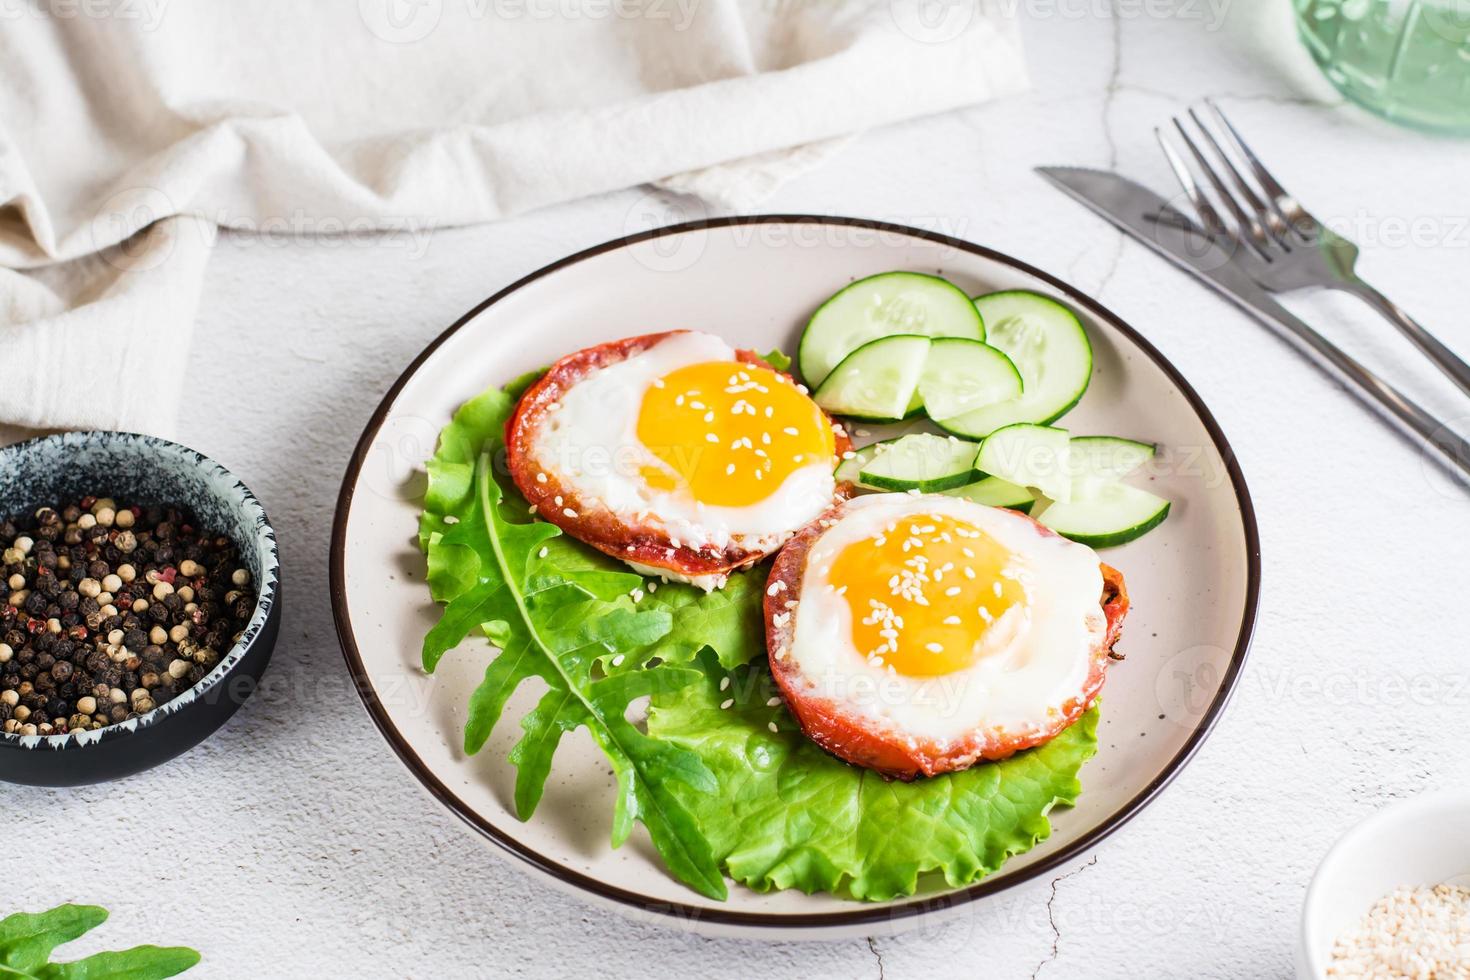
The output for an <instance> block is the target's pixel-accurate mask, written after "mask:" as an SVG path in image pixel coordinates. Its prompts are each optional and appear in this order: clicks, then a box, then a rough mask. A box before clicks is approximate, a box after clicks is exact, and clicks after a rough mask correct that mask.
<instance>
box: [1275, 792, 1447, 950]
mask: <svg viewBox="0 0 1470 980" xmlns="http://www.w3.org/2000/svg"><path fill="white" fill-rule="evenodd" d="M1434 810H1452V811H1459V812H1463V813H1470V789H1430V790H1425V791H1424V792H1422V793H1417V794H1415V795H1414V796H1408V797H1404V798H1403V799H1398V800H1394V801H1392V802H1391V803H1388V804H1387V805H1385V806H1382V807H1380V808H1379V809H1377V810H1375V811H1373V812H1372V813H1370V814H1368V815H1367V816H1366V817H1363V818H1362V819H1361V820H1359V821H1358V822H1357V823H1355V824H1353V825H1352V826H1351V827H1349V828H1348V829H1347V830H1346V831H1344V832H1343V834H1342V835H1341V836H1340V837H1338V838H1337V841H1336V842H1335V843H1334V844H1333V845H1332V846H1331V847H1329V848H1328V849H1327V853H1326V854H1324V855H1323V856H1322V860H1321V861H1319V862H1318V863H1317V870H1316V871H1314V872H1313V873H1312V880H1311V882H1310V883H1309V884H1308V885H1307V893H1306V897H1305V898H1304V899H1303V900H1302V914H1301V944H1302V946H1301V952H1302V957H1303V960H1304V961H1305V964H1306V968H1307V971H1308V973H1309V975H1310V976H1312V977H1326V976H1327V963H1326V962H1325V961H1324V960H1323V957H1322V955H1321V954H1320V953H1319V952H1318V951H1319V950H1320V949H1322V948H1323V945H1322V941H1323V940H1324V938H1325V939H1326V940H1327V941H1328V942H1331V941H1332V940H1334V939H1335V938H1336V937H1333V936H1327V937H1324V936H1322V934H1321V929H1320V927H1319V926H1318V924H1317V921H1316V919H1315V917H1314V913H1315V912H1316V910H1317V909H1318V908H1319V907H1320V906H1321V904H1322V902H1323V900H1324V899H1323V896H1324V895H1325V894H1326V893H1327V888H1328V882H1327V876H1328V874H1329V873H1330V872H1331V871H1333V870H1334V869H1336V868H1337V867H1338V865H1340V864H1342V862H1343V861H1344V860H1345V859H1346V857H1347V855H1348V854H1349V853H1350V852H1352V851H1354V850H1356V849H1357V847H1358V846H1359V845H1361V844H1362V843H1363V842H1364V841H1365V840H1370V839H1373V838H1376V837H1381V836H1383V835H1384V833H1385V831H1386V829H1387V828H1389V827H1392V826H1393V825H1395V824H1398V823H1401V822H1404V821H1409V820H1412V819H1414V818H1415V817H1416V816H1419V815H1420V814H1422V813H1425V812H1427V811H1434ZM1446 877H1451V876H1448V875H1447V876H1446ZM1363 914H1364V915H1367V914H1368V909H1367V908H1364V909H1363ZM1328 948H1329V949H1330V947H1328Z"/></svg>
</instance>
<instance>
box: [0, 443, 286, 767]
mask: <svg viewBox="0 0 1470 980" xmlns="http://www.w3.org/2000/svg"><path fill="white" fill-rule="evenodd" d="M96 438H101V439H104V440H106V441H109V442H113V443H131V444H132V447H133V451H138V452H145V451H146V452H149V453H154V454H159V455H164V454H166V455H171V456H174V457H176V458H179V459H182V460H184V461H185V462H187V463H188V464H189V465H190V466H193V467H195V468H200V469H205V470H206V472H207V473H208V474H209V475H212V476H213V477H215V478H217V479H223V480H226V481H233V483H234V490H235V491H236V492H237V493H238V494H239V499H238V500H237V501H235V506H236V508H237V509H238V510H240V511H241V512H243V514H244V516H245V518H246V521H247V526H248V524H249V523H253V524H254V525H255V542H256V548H257V551H258V553H259V554H260V562H261V572H262V575H261V577H260V580H259V587H258V591H257V593H256V599H255V609H254V611H253V612H252V613H251V615H250V620H249V622H247V623H246V624H245V629H244V630H243V631H242V635H241V637H240V641H239V642H238V643H236V644H235V645H234V646H232V647H230V649H229V651H228V652H227V653H226V654H225V655H224V656H223V657H221V658H220V662H219V663H217V664H215V666H214V668H213V669H212V670H211V671H210V672H209V673H208V674H205V675H204V677H203V678H201V679H200V681H199V683H197V684H195V685H194V686H193V687H190V688H188V689H187V690H185V691H183V692H181V693H180V694H179V695H178V696H177V697H175V698H174V699H173V700H172V701H169V702H167V703H165V704H161V705H159V706H158V707H156V708H154V709H153V710H152V711H149V712H147V713H146V714H142V715H139V716H138V717H137V718H134V719H131V720H128V721H121V722H116V723H114V724H111V725H105V726H103V727H102V728H98V729H96V730H93V731H88V732H80V733H78V732H67V733H66V734H65V735H16V734H13V733H6V732H0V749H23V750H37V749H50V750H53V751H58V752H60V751H73V752H74V751H79V750H82V749H87V748H90V747H92V746H95V745H100V744H101V743H102V742H103V741H107V742H109V743H110V742H113V741H115V740H116V739H119V738H123V737H126V736H131V735H139V734H142V733H144V732H146V731H147V730H148V729H149V728H151V727H153V726H154V725H157V724H159V723H160V722H162V721H164V720H165V719H167V718H169V717H171V716H172V715H175V714H177V713H179V712H181V711H184V710H187V709H188V708H189V707H190V706H191V705H193V704H194V703H195V702H196V701H198V700H199V698H200V697H202V696H203V695H204V694H205V693H206V692H208V691H209V690H211V689H213V688H214V687H216V686H217V685H218V684H219V683H220V682H221V681H223V680H224V679H225V678H226V677H227V676H228V675H229V674H230V673H231V672H233V671H234V669H235V668H236V667H237V666H239V664H240V662H241V661H242V660H244V658H245V655H246V653H247V652H249V650H250V647H251V646H252V645H253V644H254V643H255V641H256V639H257V638H258V637H259V636H260V635H261V632H262V631H263V630H264V629H265V625H266V622H267V621H268V619H269V618H270V614H271V610H272V609H273V608H274V607H275V605H276V603H277V602H278V601H279V592H280V583H281V575H280V571H281V561H280V553H279V549H278V548H277V545H276V532H275V528H274V527H272V525H271V522H270V518H269V517H268V516H267V515H266V512H265V507H264V505H262V504H261V502H260V499H259V498H258V497H256V496H255V494H254V493H253V492H252V491H251V489H250V488H249V487H248V486H246V485H245V482H244V481H243V480H241V479H240V478H239V477H238V476H236V475H235V474H234V472H232V471H231V470H230V469H229V468H228V467H226V466H225V465H224V464H223V463H220V462H219V461H218V460H215V459H212V458H210V457H209V456H206V455H204V454H203V453H201V452H199V451H198V450H197V449H191V448H190V447H188V446H185V445H184V444H183V443H179V442H174V441H173V440H171V439H164V438H163V437H161V436H153V435H148V434H146V433H142V432H128V431H123V430H118V429H76V430H71V431H67V432H57V433H53V434H51V435H46V436H37V437H36V438H33V439H26V440H25V441H23V442H17V443H12V444H11V445H9V446H0V459H3V458H4V457H5V456H6V455H16V456H18V455H20V454H22V453H26V452H33V451H35V450H36V449H37V448H38V447H40V446H42V445H45V444H57V445H61V446H68V445H78V444H80V443H82V442H83V441H85V440H88V439H96Z"/></svg>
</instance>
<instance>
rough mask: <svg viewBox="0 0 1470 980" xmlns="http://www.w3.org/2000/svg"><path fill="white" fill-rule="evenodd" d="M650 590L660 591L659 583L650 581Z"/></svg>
mask: <svg viewBox="0 0 1470 980" xmlns="http://www.w3.org/2000/svg"><path fill="white" fill-rule="evenodd" d="M648 591H649V592H657V591H658V583H657V582H649V583H648Z"/></svg>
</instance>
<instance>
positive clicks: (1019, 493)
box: [943, 476, 1036, 514]
mask: <svg viewBox="0 0 1470 980" xmlns="http://www.w3.org/2000/svg"><path fill="white" fill-rule="evenodd" d="M943 495H944V496H946V497H962V498H964V499H965V500H970V501H973V502H975V503H977V504H984V505H985V506H986V507H1008V508H1010V509H1011V510H1019V511H1020V512H1021V513H1023V514H1028V513H1030V512H1031V506H1032V505H1033V504H1035V503H1036V494H1034V493H1032V492H1031V491H1030V490H1027V489H1026V488H1025V487H1022V486H1017V485H1016V484H1014V483H1012V482H1010V481H1009V480H1002V479H1001V478H1000V477H998V476H987V477H986V478H985V479H983V480H980V481H978V482H976V483H967V484H965V485H964V486H962V487H955V488H954V489H953V490H945V491H943Z"/></svg>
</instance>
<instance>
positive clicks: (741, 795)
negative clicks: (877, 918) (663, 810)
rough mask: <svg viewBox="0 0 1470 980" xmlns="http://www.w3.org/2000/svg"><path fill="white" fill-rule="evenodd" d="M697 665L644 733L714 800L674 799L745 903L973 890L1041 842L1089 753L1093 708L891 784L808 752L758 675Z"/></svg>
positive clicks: (757, 670) (662, 698)
mask: <svg viewBox="0 0 1470 980" xmlns="http://www.w3.org/2000/svg"><path fill="white" fill-rule="evenodd" d="M697 664H698V666H699V668H700V671H701V674H702V676H701V677H700V679H699V681H698V682H697V683H691V684H686V685H683V686H681V687H680V688H679V689H678V690H669V691H665V692H661V693H659V694H658V695H656V696H655V697H654V698H653V701H652V706H651V709H650V712H649V721H648V731H649V734H650V735H653V736H654V737H656V738H658V739H660V740H662V741H665V742H668V743H670V744H675V745H680V746H683V747H685V748H687V749H689V750H690V751H691V752H695V753H697V754H698V755H699V757H700V758H701V759H702V760H703V762H704V765H705V766H706V767H707V768H708V769H709V770H710V771H711V772H712V773H714V776H715V779H716V780H717V781H718V783H719V789H718V791H717V792H715V793H713V794H693V793H687V792H684V791H683V790H676V793H678V795H679V796H680V797H681V798H682V799H683V800H684V802H685V804H686V805H687V806H688V807H689V810H690V811H691V812H692V813H693V815H694V818H695V820H696V821H698V823H699V825H700V827H701V828H703V829H704V832H705V835H706V837H708V839H709V842H710V846H711V847H712V848H713V850H714V854H715V855H716V857H717V858H718V859H719V860H720V863H721V865H722V866H723V867H724V868H725V870H726V872H727V873H728V874H729V875H730V877H731V878H734V879H735V880H736V881H739V882H741V883H743V884H745V885H748V886H750V887H751V888H753V889H755V890H756V891H762V892H764V891H770V890H772V889H780V888H796V889H800V890H801V891H804V892H807V893H811V892H816V891H825V892H831V893H834V894H837V895H842V896H848V897H852V898H858V899H865V900H872V901H885V900H887V899H892V898H897V897H900V896H904V895H912V894H913V893H914V892H915V891H916V890H917V889H918V888H919V887H920V886H921V884H922V883H923V880H922V879H923V878H924V877H925V876H930V877H934V878H936V879H942V881H943V883H944V884H945V885H947V886H949V887H951V888H960V887H964V886H966V885H970V884H973V883H974V882H976V881H978V880H979V879H981V878H983V877H984V876H985V875H987V874H991V873H993V872H994V871H995V870H996V869H997V868H999V867H1000V866H1001V864H1002V863H1004V862H1005V860H1006V859H1007V858H1009V857H1010V856H1012V855H1014V854H1020V853H1021V852H1023V851H1027V850H1030V849H1031V848H1032V847H1033V846H1035V845H1036V843H1037V842H1039V841H1042V840H1044V839H1046V837H1047V836H1048V835H1049V834H1050V833H1051V824H1050V822H1049V821H1048V820H1047V813H1048V812H1049V811H1050V810H1051V808H1052V807H1053V806H1055V805H1056V804H1058V803H1061V804H1066V805H1071V804H1072V803H1074V802H1075V801H1076V799H1077V795H1078V793H1079V792H1080V791H1081V788H1082V787H1081V783H1080V782H1079V781H1078V778H1077V774H1078V771H1079V770H1080V769H1081V767H1082V764H1083V763H1084V762H1086V761H1087V759H1088V758H1090V757H1091V756H1092V755H1093V753H1094V752H1096V750H1097V709H1096V708H1093V709H1092V710H1091V711H1089V712H1087V713H1086V714H1085V715H1083V716H1082V718H1081V719H1079V720H1078V722H1077V723H1076V724H1075V725H1073V726H1072V727H1071V728H1069V729H1067V731H1065V732H1063V733H1062V734H1061V735H1059V736H1058V737H1057V738H1055V739H1053V740H1052V741H1051V742H1049V743H1047V744H1046V745H1043V746H1041V747H1039V748H1036V749H1032V750H1030V751H1028V752H1022V753H1019V754H1017V755H1014V756H1012V757H1011V758H1009V759H1006V760H1004V761H1002V762H993V763H985V764H982V765H979V766H975V767H974V768H971V769H968V770H965V771H964V772H959V773H952V774H949V775H944V776H939V777H935V778H932V779H921V780H918V781H916V782H912V783H900V782H890V781H887V780H884V779H883V778H882V777H881V776H879V775H877V774H876V773H873V772H870V771H868V770H865V769H859V768H856V767H854V766H849V765H847V764H846V763H843V762H841V761H839V760H837V759H836V758H834V757H832V756H830V755H828V754H827V753H826V752H824V751H822V750H821V749H820V748H818V747H817V746H816V745H815V744H814V743H812V742H811V741H810V740H808V739H807V738H806V737H805V736H804V735H803V734H802V733H801V731H800V729H799V728H798V727H797V725H796V721H795V719H794V718H792V717H791V715H790V713H789V712H788V711H787V710H786V708H785V706H784V704H782V703H781V702H780V701H779V699H776V687H775V683H774V681H772V679H771V676H770V673H769V671H767V670H766V669H765V668H764V666H763V665H753V666H750V667H740V668H737V669H735V670H733V671H727V670H725V669H724V668H722V667H721V666H720V665H719V664H718V663H717V662H716V661H715V660H714V658H712V657H709V656H707V655H706V656H703V657H701V658H700V660H699V661H698V662H697ZM727 678H728V683H724V682H725V681H726V679H727ZM722 684H723V686H722ZM773 699H776V703H775V704H774V705H773V704H771V703H770V701H771V700H773ZM726 701H733V704H732V705H731V706H730V707H729V708H722V707H721V705H722V704H724V703H725V702H726ZM771 725H774V726H775V729H776V730H775V731H772V730H771V728H770V726H771ZM936 884H937V880H936Z"/></svg>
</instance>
